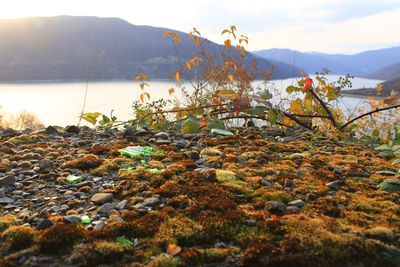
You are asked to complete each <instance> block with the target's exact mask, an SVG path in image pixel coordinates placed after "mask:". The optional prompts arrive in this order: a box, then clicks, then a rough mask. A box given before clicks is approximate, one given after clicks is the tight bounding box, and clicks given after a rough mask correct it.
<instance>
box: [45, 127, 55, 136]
mask: <svg viewBox="0 0 400 267" xmlns="http://www.w3.org/2000/svg"><path fill="white" fill-rule="evenodd" d="M44 133H45V134H57V133H58V130H57V128H56V127H54V126H47V128H46V129H45V131H44Z"/></svg>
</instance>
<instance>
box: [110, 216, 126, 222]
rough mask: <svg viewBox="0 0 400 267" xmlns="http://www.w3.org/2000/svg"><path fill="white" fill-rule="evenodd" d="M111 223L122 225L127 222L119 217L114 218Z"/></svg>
mask: <svg viewBox="0 0 400 267" xmlns="http://www.w3.org/2000/svg"><path fill="white" fill-rule="evenodd" d="M111 221H112V222H121V223H123V222H125V221H124V219H122V218H121V217H119V216H117V217H114V218H112V220H111Z"/></svg>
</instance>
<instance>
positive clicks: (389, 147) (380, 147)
mask: <svg viewBox="0 0 400 267" xmlns="http://www.w3.org/2000/svg"><path fill="white" fill-rule="evenodd" d="M375 150H379V151H385V150H387V151H392V147H391V146H389V145H387V144H383V145H380V146H378V147H375Z"/></svg>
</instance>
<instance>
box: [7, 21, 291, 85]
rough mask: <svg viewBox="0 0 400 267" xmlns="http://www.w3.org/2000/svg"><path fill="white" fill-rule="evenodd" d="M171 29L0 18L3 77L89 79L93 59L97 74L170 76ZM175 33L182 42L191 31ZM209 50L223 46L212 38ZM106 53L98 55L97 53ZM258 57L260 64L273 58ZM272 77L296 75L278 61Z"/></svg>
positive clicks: (185, 55)
mask: <svg viewBox="0 0 400 267" xmlns="http://www.w3.org/2000/svg"><path fill="white" fill-rule="evenodd" d="M166 31H171V30H170V29H165V28H157V27H151V26H137V25H132V24H130V23H128V22H126V21H124V20H121V19H118V18H98V17H73V16H58V17H33V18H24V19H11V20H9V19H7V20H0V40H1V44H0V81H18V80H70V79H77V80H85V79H86V77H87V75H88V73H89V69H90V68H91V66H92V64H93V62H96V58H98V60H97V63H96V64H94V65H93V66H94V70H93V72H92V78H93V79H132V78H133V77H135V76H136V75H138V74H139V73H145V74H146V75H148V76H149V77H151V78H168V75H169V74H170V70H171V68H173V67H177V65H178V62H177V58H176V54H175V51H174V49H173V46H172V44H171V41H170V39H169V38H163V34H164V32H166ZM175 32H177V34H178V35H179V37H180V39H181V40H182V41H184V40H187V38H184V37H187V33H183V32H178V31H175ZM207 49H209V50H210V51H211V52H216V51H218V49H219V46H218V45H217V44H215V43H211V42H210V43H209V45H208V46H207ZM102 51H104V54H103V55H102V56H101V57H99V54H101V52H102ZM179 52H180V54H181V56H182V59H183V60H187V59H190V58H192V57H193V47H192V43H191V42H188V41H186V42H182V44H181V45H179ZM252 58H257V59H259V65H258V66H259V67H260V68H259V69H260V70H261V69H263V70H266V69H267V68H269V67H271V65H272V63H271V61H269V60H267V59H262V58H258V57H256V56H254V55H252V54H251V53H249V55H248V57H247V63H248V64H250V62H251V59H252ZM274 67H275V72H274V74H273V76H272V78H275V79H280V78H288V77H293V76H296V74H297V73H298V72H297V70H294V69H293V68H292V67H291V66H289V65H288V64H285V63H282V62H276V61H274Z"/></svg>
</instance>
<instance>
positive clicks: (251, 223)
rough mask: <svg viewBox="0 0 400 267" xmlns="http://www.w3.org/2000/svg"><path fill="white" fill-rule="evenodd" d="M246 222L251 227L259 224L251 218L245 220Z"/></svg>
mask: <svg viewBox="0 0 400 267" xmlns="http://www.w3.org/2000/svg"><path fill="white" fill-rule="evenodd" d="M244 224H245V225H247V226H249V227H256V226H257V221H256V220H251V219H249V220H246V221H244Z"/></svg>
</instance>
